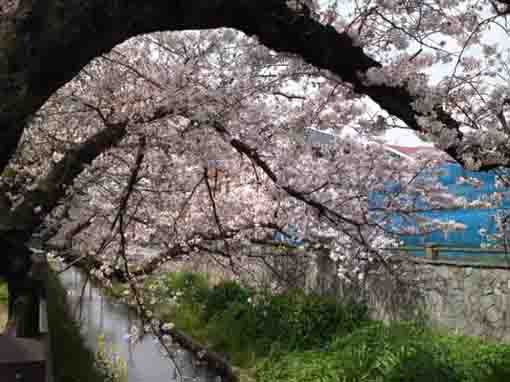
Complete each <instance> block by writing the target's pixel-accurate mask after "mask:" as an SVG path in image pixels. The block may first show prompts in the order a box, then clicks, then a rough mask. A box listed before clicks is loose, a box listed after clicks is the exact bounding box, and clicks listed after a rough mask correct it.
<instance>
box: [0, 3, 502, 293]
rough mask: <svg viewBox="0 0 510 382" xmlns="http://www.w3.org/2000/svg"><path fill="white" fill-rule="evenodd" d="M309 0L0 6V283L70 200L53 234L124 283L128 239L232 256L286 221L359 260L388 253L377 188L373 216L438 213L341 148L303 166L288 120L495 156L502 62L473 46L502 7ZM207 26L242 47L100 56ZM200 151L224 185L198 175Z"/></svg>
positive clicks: (181, 41)
mask: <svg viewBox="0 0 510 382" xmlns="http://www.w3.org/2000/svg"><path fill="white" fill-rule="evenodd" d="M309 3H310V2H306V3H305V2H301V1H283V0H265V1H258V2H250V1H234V0H224V1H214V2H211V1H200V0H196V1H191V2H186V3H179V4H168V2H162V1H149V2H145V3H144V4H143V5H141V4H138V5H134V4H127V3H126V4H122V5H119V4H116V3H115V4H114V3H112V4H110V3H107V4H105V3H104V2H96V1H91V2H88V3H87V5H83V4H81V3H75V2H73V1H68V2H64V3H63V2H57V1H50V0H47V1H28V0H27V1H20V2H16V1H8V2H4V3H2V7H1V12H2V13H1V19H0V44H1V46H2V48H3V49H2V54H1V55H0V73H2V78H4V79H5V81H2V86H1V87H0V99H1V100H2V102H1V106H0V131H1V134H2V139H1V143H0V159H1V165H2V166H1V167H2V168H5V167H6V165H7V164H8V162H9V161H10V164H9V167H8V168H7V170H6V171H4V173H3V175H2V183H3V186H2V187H4V188H5V189H6V191H5V195H6V197H5V198H3V199H4V204H5V206H6V207H7V208H4V210H5V211H7V210H9V212H8V213H3V214H2V216H1V218H2V221H1V223H2V225H1V226H2V235H1V240H2V243H4V242H5V246H6V247H8V248H9V250H8V252H9V255H8V256H7V257H8V261H7V262H8V264H9V265H8V267H6V270H5V271H4V274H7V275H16V277H18V275H20V274H23V273H26V272H27V270H28V269H29V263H28V260H24V261H21V263H20V264H21V265H16V264H17V263H16V261H15V259H17V258H21V257H22V256H21V254H23V257H24V258H25V259H29V257H30V256H29V254H28V251H27V248H26V243H27V241H28V240H29V239H30V238H31V237H32V236H33V234H34V233H36V232H37V230H39V229H40V227H41V224H42V223H43V222H44V224H46V225H47V226H48V227H50V228H51V229H49V231H52V230H53V231H58V230H59V229H60V227H58V225H59V222H61V221H62V217H65V216H67V215H70V214H71V215H72V212H71V210H72V207H71V206H70V205H71V204H72V203H73V201H80V202H79V203H80V205H83V204H84V203H85V201H86V202H87V203H88V204H89V206H88V211H86V210H82V212H81V215H83V216H82V217H83V218H84V220H83V221H79V222H77V225H76V227H73V229H71V232H74V233H75V234H76V235H78V236H77V238H80V237H82V242H85V243H89V244H90V243H92V240H91V238H100V240H95V241H94V243H97V244H99V246H98V247H97V248H82V249H83V250H87V251H88V250H89V249H92V251H93V252H94V251H95V252H99V253H101V254H103V255H104V257H103V259H102V260H104V259H113V263H112V264H110V265H105V266H104V267H103V270H105V272H103V273H111V272H113V269H112V267H113V268H115V266H117V265H118V264H119V262H120V264H122V263H123V264H124V265H125V267H126V268H125V271H126V272H125V273H127V274H128V275H129V272H130V270H129V268H128V267H127V264H128V262H127V261H126V260H127V257H126V254H127V252H128V251H127V250H128V249H129V247H130V246H131V245H132V244H137V245H142V244H146V243H148V242H157V243H159V245H160V248H159V249H160V250H161V251H162V258H163V259H165V258H166V257H168V256H170V255H171V256H180V255H186V256H187V255H190V254H192V253H194V252H196V251H199V252H200V251H202V252H204V251H205V252H213V253H215V254H217V255H222V256H224V257H226V258H228V259H232V255H231V253H232V252H233V249H236V248H239V245H238V243H241V242H243V240H245V241H246V240H258V239H259V238H261V237H262V238H263V237H265V235H266V234H267V233H268V232H269V231H272V230H275V229H276V230H283V226H284V225H285V224H287V223H289V222H292V223H295V225H297V226H298V229H299V231H300V232H304V231H305V228H304V227H303V225H305V224H304V223H303V222H304V221H305V219H304V217H307V218H308V217H309V218H310V219H311V222H312V223H311V224H310V225H311V226H312V227H313V229H314V230H316V231H318V232H317V233H318V234H319V236H321V235H322V236H324V235H325V234H328V233H329V234H330V236H331V237H333V238H334V240H333V244H332V246H333V252H334V253H336V254H337V257H338V258H339V259H340V257H343V256H345V254H346V253H347V254H349V256H347V258H348V259H365V260H364V261H365V262H368V261H369V259H372V258H374V256H375V257H378V256H379V255H378V253H379V252H378V251H377V249H380V248H381V247H383V246H385V245H387V243H388V242H387V239H386V238H387V237H388V232H387V231H388V229H387V227H385V225H384V224H383V223H382V222H384V217H378V218H377V219H375V220H374V219H369V217H368V215H369V214H368V210H367V203H366V198H367V195H368V193H369V192H370V191H377V190H382V191H384V185H385V184H387V183H388V182H390V183H391V182H397V183H399V184H405V185H407V186H406V189H405V193H404V192H402V191H401V190H399V191H398V192H396V193H395V192H389V193H387V194H388V200H387V201H385V202H384V203H383V206H384V208H383V209H382V210H384V213H385V214H387V215H391V213H393V212H395V211H396V212H399V213H413V211H414V210H415V208H414V207H415V206H414V205H413V204H412V202H410V201H412V200H416V198H414V199H413V198H410V197H408V196H407V197H404V196H403V195H405V194H406V195H420V197H421V198H426V199H429V200H428V201H429V202H430V203H432V204H433V203H437V205H443V204H444V203H455V202H456V201H455V200H451V199H448V198H445V197H444V196H441V198H442V199H443V200H440V201H436V200H434V198H438V195H443V194H444V193H441V192H439V193H438V192H436V191H441V190H435V189H434V188H436V187H434V185H426V184H420V183H419V182H413V181H412V180H413V179H414V178H415V176H414V175H413V174H416V171H419V170H420V169H419V168H408V167H409V165H408V164H403V163H394V162H395V161H393V163H392V161H391V160H388V161H386V160H381V156H383V152H382V151H381V149H380V148H377V147H376V146H368V147H365V149H364V150H361V149H359V147H361V146H360V145H359V144H353V143H352V142H349V141H348V140H347V139H346V140H345V141H341V142H337V143H336V144H335V145H332V147H331V150H325V151H326V152H324V153H322V152H319V153H318V155H316V157H314V156H313V153H312V150H311V149H310V148H309V147H308V146H306V145H304V144H302V142H300V139H299V137H302V136H303V133H304V129H305V128H307V127H316V128H319V129H324V128H333V129H338V128H339V127H340V126H355V127H356V128H357V129H358V130H359V131H360V132H362V133H365V134H369V135H370V134H371V132H373V130H374V129H379V128H380V127H381V125H383V126H384V125H392V124H393V125H396V126H405V127H407V128H410V129H413V130H415V131H417V132H419V133H420V134H422V135H423V136H425V137H427V139H429V140H432V141H434V142H435V143H436V145H437V146H438V147H440V148H441V149H443V150H444V151H445V152H447V153H448V154H449V155H450V156H451V157H453V158H454V159H455V160H457V161H458V162H459V163H461V164H462V165H463V166H466V167H468V168H473V169H490V168H494V167H497V166H501V165H507V164H508V155H507V152H508V150H507V148H508V147H507V142H508V139H507V134H508V131H507V130H508V129H507V121H506V117H507V114H506V113H507V111H506V107H507V104H508V101H507V100H506V98H507V97H506V95H505V94H506V92H507V85H506V84H507V83H508V82H507V75H506V66H505V65H506V61H505V57H506V56H505V54H506V53H505V51H504V50H503V49H502V48H499V47H498V46H496V45H495V44H493V43H487V42H486V41H484V39H483V38H484V36H485V35H486V34H487V33H488V32H489V29H490V28H498V30H501V31H502V32H503V33H506V29H505V26H504V21H505V19H506V17H507V11H508V10H507V4H506V2H505V1H475V0H465V1H437V0H434V1H433V0H430V1H425V0H423V1H392V2H389V1H364V2H355V3H346V4H343V3H342V4H338V2H334V1H332V2H329V3H328V4H320V6H319V4H317V3H312V4H313V7H311V6H310V4H309ZM312 8H313V9H312ZM220 27H230V28H233V29H235V30H238V31H241V32H244V34H245V35H248V36H255V38H252V39H250V38H247V37H245V35H241V34H240V33H238V32H234V31H233V30H231V29H224V30H217V31H212V32H199V31H196V32H188V33H181V34H161V35H147V36H143V37H140V38H138V39H136V40H129V41H127V42H126V43H125V45H123V46H121V47H117V48H115V49H114V50H113V51H111V52H109V53H108V54H106V52H108V51H109V50H110V49H112V48H113V47H115V46H116V45H117V44H119V43H121V42H123V41H125V40H126V39H128V38H129V37H131V36H135V35H139V34H142V33H148V32H154V31H158V30H173V31H179V30H186V29H197V30H204V29H211V28H220ZM262 45H265V46H267V47H269V48H270V49H272V51H268V50H266V49H265V48H262ZM277 52H278V53H277ZM480 52H482V53H483V54H482V55H480ZM101 54H103V56H102V57H101V58H99V59H97V60H95V61H92V62H90V61H91V60H92V59H93V58H95V57H98V56H100V55H101ZM296 55H297V56H301V57H302V59H303V60H304V61H303V60H301V59H299V58H297V57H296ZM57 57H58V59H57ZM105 63H107V64H105ZM449 63H450V64H451V66H452V67H450V68H447V74H445V75H444V76H442V78H441V80H440V81H435V82H433V81H431V80H430V74H431V73H432V71H434V70H436V68H438V67H441V65H443V66H448V64H449ZM82 69H83V70H82ZM80 71H81V72H80ZM78 73H79V74H78ZM76 76H77V77H76ZM73 78H74V80H73V81H72V82H69V81H71V79H73ZM66 83H67V85H66V86H64V87H62V86H63V85H64V84H66ZM57 89H59V91H58V92H57V93H55V92H56V91H57ZM296 89H298V90H297V92H296ZM54 93H55V94H54ZM52 95H53V96H52ZM368 99H370V100H371V101H368ZM372 101H373V102H375V105H376V106H377V107H374V106H373V105H374V104H371V103H369V102H372ZM43 105H44V108H43V109H42V110H41V111H40V112H37V111H38V110H39V109H40V108H41V106H43ZM381 122H382V123H381ZM25 126H30V129H25ZM22 136H23V139H22V140H21V137H22ZM353 146H354V147H353ZM112 147H115V148H113V149H112V150H109V149H110V148H112ZM16 150H17V151H16ZM317 156H318V157H317ZM218 159H220V160H223V161H227V162H228V163H229V164H228V166H227V167H228V168H227V171H228V177H229V178H231V179H233V181H232V184H231V185H230V192H225V191H221V190H219V189H218V187H217V186H218V183H217V181H218V179H217V178H218V177H217V175H215V176H210V174H211V171H210V170H208V167H209V166H208V165H209V164H210V163H213V162H210V161H212V160H218ZM214 163H215V162H214ZM90 164H92V165H91V166H89V165H90ZM402 166H403V167H404V168H402ZM212 172H213V173H216V174H217V173H218V171H216V170H215V171H212ZM382 191H381V192H382ZM80 193H81V195H80ZM441 198H440V199H441ZM390 200H391V201H390ZM71 220H72V219H71ZM55 223H56V225H57V227H55ZM313 233H314V232H311V234H310V235H308V237H307V238H310V237H312V236H313ZM87 235H88V236H87ZM68 236H69V237H71V236H73V235H68ZM85 239H87V240H85ZM212 242H214V243H219V244H214V246H212V245H210V244H212ZM312 244H315V243H313V240H312ZM75 245H78V246H79V244H75ZM11 248H12V250H11ZM78 248H80V247H78ZM353 254H356V256H354V255H353ZM372 255H373V256H372ZM103 265H104V264H103ZM11 268H12V269H11ZM352 268H356V266H353V267H352ZM11 278H13V277H11ZM29 289H30V288H29Z"/></svg>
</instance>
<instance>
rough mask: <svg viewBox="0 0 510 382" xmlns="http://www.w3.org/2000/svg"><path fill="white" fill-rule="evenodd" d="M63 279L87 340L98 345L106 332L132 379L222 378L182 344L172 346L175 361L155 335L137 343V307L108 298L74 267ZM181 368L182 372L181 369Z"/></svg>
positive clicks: (204, 381) (201, 381) (200, 381)
mask: <svg viewBox="0 0 510 382" xmlns="http://www.w3.org/2000/svg"><path fill="white" fill-rule="evenodd" d="M59 277H60V280H61V282H62V284H63V286H64V288H65V289H66V290H67V291H68V298H69V303H70V304H71V307H72V309H73V312H75V315H76V317H77V319H78V320H80V321H81V324H82V326H81V327H82V334H83V338H84V339H85V342H86V344H87V345H88V346H89V347H91V348H92V349H94V350H95V349H96V348H97V339H98V337H99V336H100V335H104V336H105V340H106V341H107V343H108V344H113V347H114V348H115V350H116V352H117V353H118V354H119V355H120V356H121V357H122V358H123V360H124V361H125V362H126V364H127V368H128V370H127V371H128V382H163V381H165V382H173V381H179V382H180V381H182V382H190V381H197V382H220V381H221V379H220V378H219V377H217V376H216V375H215V374H214V373H213V372H212V371H211V370H209V369H207V368H206V367H204V366H203V365H196V362H195V360H194V358H193V356H192V355H191V354H190V353H189V352H187V351H185V350H182V349H179V348H178V347H172V350H173V358H174V361H175V362H176V364H177V367H176V366H175V365H174V363H173V362H172V360H170V359H169V358H168V356H166V357H165V356H164V355H163V352H162V350H161V345H160V344H159V343H158V341H157V339H156V338H155V337H154V336H152V335H147V336H145V337H144V338H143V339H142V340H141V341H140V342H137V343H135V344H133V343H132V342H131V341H129V339H128V338H127V334H128V333H129V331H130V328H131V327H132V326H133V325H136V326H137V327H138V328H140V325H141V324H140V322H139V320H138V319H137V318H136V314H135V312H134V311H133V310H131V309H129V308H128V307H127V306H126V305H124V304H122V303H115V302H112V301H111V300H108V299H106V298H105V297H104V296H103V295H102V294H101V290H99V289H98V288H95V287H94V286H91V285H90V283H86V285H85V287H83V284H84V283H85V277H84V276H83V275H82V274H81V273H80V272H78V271H76V270H74V269H69V270H67V271H65V272H64V273H62V274H60V276H59ZM179 372H180V373H179Z"/></svg>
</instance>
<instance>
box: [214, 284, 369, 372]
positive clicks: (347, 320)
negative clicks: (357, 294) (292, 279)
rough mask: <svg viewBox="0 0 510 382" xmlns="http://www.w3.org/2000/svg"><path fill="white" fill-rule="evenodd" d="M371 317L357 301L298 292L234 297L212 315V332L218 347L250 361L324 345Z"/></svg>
mask: <svg viewBox="0 0 510 382" xmlns="http://www.w3.org/2000/svg"><path fill="white" fill-rule="evenodd" d="M366 320H367V317H366V310H365V309H363V308H359V307H357V306H355V305H353V304H352V305H351V304H345V305H341V304H339V303H337V302H335V301H334V300H328V299H324V298H320V297H318V296H307V295H305V294H303V293H301V292H292V293H286V294H282V295H278V296H271V295H259V296H256V297H255V302H253V303H250V302H249V301H248V300H246V301H243V300H242V299H240V301H238V302H233V303H230V304H229V305H228V308H226V309H224V310H223V311H218V312H217V313H216V314H215V315H214V316H213V317H212V318H211V319H210V320H209V323H208V326H207V329H208V330H207V333H208V337H209V338H210V339H211V342H212V343H213V344H214V347H215V349H216V350H217V351H221V352H223V353H227V354H231V355H232V360H233V361H234V363H235V364H237V365H248V364H250V362H253V360H254V359H256V358H259V357H265V356H268V355H270V354H272V355H273V356H274V357H276V356H277V354H279V353H282V352H286V351H293V350H306V349H312V348H321V347H322V348H324V347H325V346H326V344H327V343H328V342H329V340H330V338H331V337H332V336H334V335H335V334H345V333H348V332H350V331H352V330H353V328H355V327H358V326H360V325H361V324H362V323H364V322H365V321H366Z"/></svg>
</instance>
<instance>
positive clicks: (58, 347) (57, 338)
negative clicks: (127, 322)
mask: <svg viewBox="0 0 510 382" xmlns="http://www.w3.org/2000/svg"><path fill="white" fill-rule="evenodd" d="M47 293H48V304H47V307H48V326H49V328H50V335H51V337H50V340H51V351H52V355H53V362H54V367H53V370H54V380H55V382H82V381H87V382H105V381H108V382H124V381H125V380H126V377H125V375H124V371H123V370H122V368H121V367H115V365H117V364H115V365H113V364H112V363H111V362H108V360H107V359H106V358H107V357H108V356H109V354H108V352H107V351H105V348H104V346H103V348H101V351H100V353H98V354H94V352H93V351H91V350H90V349H89V348H87V346H86V345H85V343H84V341H83V338H82V336H81V333H80V328H79V326H78V324H77V323H76V322H75V321H74V319H73V318H72V314H71V312H70V311H69V306H68V304H67V301H66V291H65V290H64V288H63V287H62V285H61V284H60V281H59V280H58V278H57V276H55V275H54V274H53V273H50V275H49V280H48V283H47ZM112 366H113V367H112ZM117 366H121V365H117Z"/></svg>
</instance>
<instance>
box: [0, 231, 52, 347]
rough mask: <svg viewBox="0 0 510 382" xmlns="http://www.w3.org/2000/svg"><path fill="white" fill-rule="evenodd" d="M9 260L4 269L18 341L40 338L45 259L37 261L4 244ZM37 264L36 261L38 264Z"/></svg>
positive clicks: (10, 243)
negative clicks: (40, 310) (21, 338)
mask: <svg viewBox="0 0 510 382" xmlns="http://www.w3.org/2000/svg"><path fill="white" fill-rule="evenodd" d="M2 247H3V249H4V250H6V252H4V254H7V257H8V258H10V259H12V260H11V261H10V262H9V263H8V264H7V266H6V267H2V273H1V276H3V277H4V278H5V279H6V280H7V285H8V291H9V313H8V314H9V321H11V322H14V323H15V324H16V335H17V336H18V337H36V336H38V335H39V298H40V296H41V295H43V294H44V274H45V273H44V272H45V267H46V262H45V260H44V259H34V257H33V256H32V255H31V252H30V250H29V249H28V248H27V247H26V246H24V245H20V244H18V243H16V242H13V241H7V240H6V241H3V243H2ZM34 260H35V261H34Z"/></svg>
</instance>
